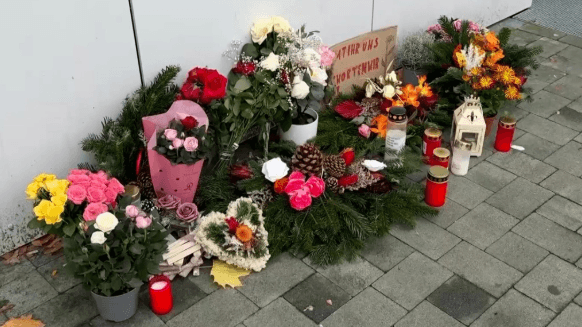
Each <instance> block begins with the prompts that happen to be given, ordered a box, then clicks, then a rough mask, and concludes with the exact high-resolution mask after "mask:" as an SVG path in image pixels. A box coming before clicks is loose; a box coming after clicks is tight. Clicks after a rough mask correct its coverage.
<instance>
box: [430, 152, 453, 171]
mask: <svg viewBox="0 0 582 327" xmlns="http://www.w3.org/2000/svg"><path fill="white" fill-rule="evenodd" d="M450 158H451V152H450V151H449V150H448V149H445V148H436V149H434V151H433V153H432V160H431V163H430V165H431V166H441V167H445V168H449V160H450Z"/></svg>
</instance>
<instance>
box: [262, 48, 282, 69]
mask: <svg viewBox="0 0 582 327" xmlns="http://www.w3.org/2000/svg"><path fill="white" fill-rule="evenodd" d="M260 65H261V67H262V68H263V69H267V70H270V71H272V72H274V71H276V70H277V69H279V67H280V65H279V56H277V55H276V54H274V53H273V52H271V53H269V56H268V57H267V58H265V59H263V60H262V61H261V64H260Z"/></svg>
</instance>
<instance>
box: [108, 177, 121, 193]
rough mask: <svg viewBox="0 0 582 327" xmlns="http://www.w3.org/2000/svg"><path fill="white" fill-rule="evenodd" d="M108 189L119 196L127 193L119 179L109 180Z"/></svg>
mask: <svg viewBox="0 0 582 327" xmlns="http://www.w3.org/2000/svg"><path fill="white" fill-rule="evenodd" d="M107 188H109V189H111V190H112V191H113V192H115V193H117V194H123V193H125V186H123V184H121V183H120V182H119V181H118V180H117V178H111V179H110V180H109V185H108V186H107Z"/></svg>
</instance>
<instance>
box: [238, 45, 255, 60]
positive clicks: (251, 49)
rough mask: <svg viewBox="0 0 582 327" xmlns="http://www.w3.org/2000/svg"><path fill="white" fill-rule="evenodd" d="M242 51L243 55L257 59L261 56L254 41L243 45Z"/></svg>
mask: <svg viewBox="0 0 582 327" xmlns="http://www.w3.org/2000/svg"><path fill="white" fill-rule="evenodd" d="M241 53H242V54H243V55H246V56H249V57H252V58H253V59H256V58H257V57H258V56H259V52H258V51H257V48H256V47H255V45H254V44H252V43H247V44H245V45H244V46H243V47H242V51H241Z"/></svg>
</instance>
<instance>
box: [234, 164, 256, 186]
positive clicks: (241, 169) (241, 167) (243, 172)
mask: <svg viewBox="0 0 582 327" xmlns="http://www.w3.org/2000/svg"><path fill="white" fill-rule="evenodd" d="M252 177H253V171H252V170H251V167H249V166H248V165H246V164H234V165H232V166H230V180H231V182H233V183H234V182H237V181H239V180H243V179H249V178H252Z"/></svg>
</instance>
